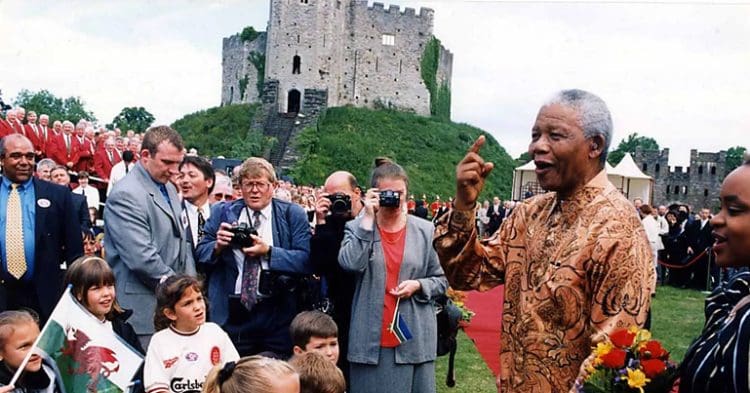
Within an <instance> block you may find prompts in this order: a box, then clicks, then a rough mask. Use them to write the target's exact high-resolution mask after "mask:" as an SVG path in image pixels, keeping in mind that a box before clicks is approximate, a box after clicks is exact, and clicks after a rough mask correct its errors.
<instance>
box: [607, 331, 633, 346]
mask: <svg viewBox="0 0 750 393" xmlns="http://www.w3.org/2000/svg"><path fill="white" fill-rule="evenodd" d="M635 335H636V333H633V332H630V331H629V330H628V329H620V330H615V331H614V332H612V334H610V335H609V340H610V341H612V344H614V345H615V346H616V347H619V348H628V347H629V346H631V345H633V341H634V340H635Z"/></svg>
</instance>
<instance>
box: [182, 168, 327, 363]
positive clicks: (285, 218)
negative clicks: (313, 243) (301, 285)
mask: <svg viewBox="0 0 750 393" xmlns="http://www.w3.org/2000/svg"><path fill="white" fill-rule="evenodd" d="M239 179H240V186H241V191H242V199H238V200H235V201H232V202H225V203H219V204H216V205H214V206H213V207H212V209H211V218H209V219H208V221H207V222H206V225H205V227H204V232H205V233H204V236H203V238H202V239H201V241H200V243H198V248H197V250H196V255H197V258H198V263H202V264H208V265H210V268H211V269H212V271H211V276H210V281H209V285H208V300H209V303H210V307H209V308H208V310H209V318H210V320H212V321H213V322H216V323H218V324H219V325H221V326H222V327H223V328H224V330H226V331H227V333H228V334H229V337H231V338H232V341H233V342H234V345H235V347H236V348H237V351H238V352H239V353H240V355H242V356H246V355H252V354H258V353H263V354H265V355H269V356H276V357H284V356H288V355H290V354H291V351H292V340H291V337H290V336H289V324H290V323H291V322H292V319H293V318H294V316H295V315H296V314H297V311H298V310H297V299H296V293H295V292H294V291H295V290H296V289H297V288H296V287H295V278H294V277H299V276H300V275H307V274H312V273H313V266H312V264H311V263H310V262H309V257H310V224H309V222H308V221H307V214H306V213H305V211H304V210H303V209H302V207H301V206H299V205H296V204H292V203H288V202H284V201H281V200H278V199H272V197H273V193H274V189H275V188H276V184H277V180H276V173H275V172H274V170H273V166H271V164H270V163H269V162H268V161H266V160H264V159H262V158H255V157H252V158H249V159H247V160H246V161H245V162H244V163H243V164H242V166H241V168H240V171H239ZM237 224H244V225H246V226H248V227H250V228H254V229H255V231H257V236H256V235H251V238H252V240H253V241H252V245H249V244H244V245H241V244H237V243H232V238H233V232H232V231H231V230H232V228H233V225H237Z"/></svg>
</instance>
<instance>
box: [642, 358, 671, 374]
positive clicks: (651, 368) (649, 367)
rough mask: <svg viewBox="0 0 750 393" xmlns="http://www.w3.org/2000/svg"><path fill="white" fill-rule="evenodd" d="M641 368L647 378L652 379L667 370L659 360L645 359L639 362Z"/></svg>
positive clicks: (664, 364) (665, 365)
mask: <svg viewBox="0 0 750 393" xmlns="http://www.w3.org/2000/svg"><path fill="white" fill-rule="evenodd" d="M641 368H642V369H643V373H644V374H646V377H647V378H653V377H655V376H657V375H659V374H661V373H663V372H664V370H666V369H667V364H666V363H664V361H662V360H659V359H646V360H641Z"/></svg>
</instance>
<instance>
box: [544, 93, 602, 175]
mask: <svg viewBox="0 0 750 393" xmlns="http://www.w3.org/2000/svg"><path fill="white" fill-rule="evenodd" d="M554 104H559V105H562V106H566V107H569V108H573V109H575V110H576V111H577V112H578V113H579V115H580V122H581V124H580V125H581V128H582V129H583V136H584V137H586V138H591V137H593V136H596V135H601V136H602V138H603V139H604V146H603V147H602V155H601V156H599V159H600V161H601V163H602V164H604V162H605V161H606V160H607V153H608V152H609V145H610V144H611V143H612V115H611V114H610V113H609V109H608V108H607V104H606V103H605V102H604V100H602V99H601V98H599V97H598V96H596V95H594V94H592V93H589V92H587V91H584V90H579V89H570V90H563V91H561V92H559V93H557V94H555V96H554V97H552V99H551V100H549V101H548V102H547V103H546V104H545V106H549V105H554Z"/></svg>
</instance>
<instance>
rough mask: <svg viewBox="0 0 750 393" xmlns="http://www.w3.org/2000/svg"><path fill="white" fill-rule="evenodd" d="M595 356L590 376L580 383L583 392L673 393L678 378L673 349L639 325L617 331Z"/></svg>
mask: <svg viewBox="0 0 750 393" xmlns="http://www.w3.org/2000/svg"><path fill="white" fill-rule="evenodd" d="M593 355H594V358H593V361H592V363H591V364H590V365H588V366H587V370H586V371H587V372H588V376H587V377H586V378H585V379H584V380H583V381H579V382H577V383H576V388H577V390H578V392H580V393H609V392H617V393H620V392H623V393H624V392H639V393H662V392H669V391H671V390H672V385H673V384H674V382H675V380H676V379H677V374H678V373H677V364H675V363H674V362H672V361H671V360H669V352H667V351H666V350H665V349H664V348H663V347H662V346H661V343H660V342H659V341H657V340H652V339H651V333H650V332H649V331H648V330H645V329H638V328H637V327H635V326H633V327H631V328H629V329H620V330H616V331H614V332H613V333H612V334H611V335H610V336H609V338H608V340H606V341H604V342H600V343H598V344H597V345H596V347H595V348H594V350H593Z"/></svg>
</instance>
